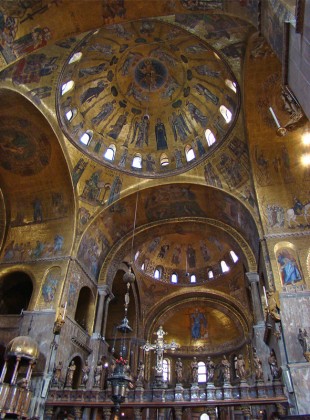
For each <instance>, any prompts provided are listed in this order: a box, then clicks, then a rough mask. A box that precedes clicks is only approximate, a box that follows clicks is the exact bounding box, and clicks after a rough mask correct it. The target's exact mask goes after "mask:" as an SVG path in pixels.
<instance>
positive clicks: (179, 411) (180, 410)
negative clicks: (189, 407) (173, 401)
mask: <svg viewBox="0 0 310 420" xmlns="http://www.w3.org/2000/svg"><path fill="white" fill-rule="evenodd" d="M174 413H175V420H182V415H183V408H182V407H174Z"/></svg>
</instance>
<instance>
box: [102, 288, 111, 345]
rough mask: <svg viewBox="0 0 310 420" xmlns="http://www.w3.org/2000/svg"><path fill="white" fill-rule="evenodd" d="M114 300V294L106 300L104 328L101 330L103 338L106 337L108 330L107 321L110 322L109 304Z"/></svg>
mask: <svg viewBox="0 0 310 420" xmlns="http://www.w3.org/2000/svg"><path fill="white" fill-rule="evenodd" d="M112 299H114V295H113V294H112V293H110V294H109V296H108V297H107V299H106V303H105V311H104V320H103V326H102V330H101V334H102V337H103V338H104V337H105V333H106V329H107V321H108V310H109V304H110V302H111V300H112Z"/></svg>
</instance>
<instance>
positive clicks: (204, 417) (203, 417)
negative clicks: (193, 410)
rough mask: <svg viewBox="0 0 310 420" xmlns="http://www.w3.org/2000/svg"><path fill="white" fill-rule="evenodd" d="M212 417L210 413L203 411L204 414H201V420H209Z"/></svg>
mask: <svg viewBox="0 0 310 420" xmlns="http://www.w3.org/2000/svg"><path fill="white" fill-rule="evenodd" d="M209 419H210V417H209V416H208V414H207V413H203V414H201V416H200V420H209Z"/></svg>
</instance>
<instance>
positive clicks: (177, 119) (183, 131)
mask: <svg viewBox="0 0 310 420" xmlns="http://www.w3.org/2000/svg"><path fill="white" fill-rule="evenodd" d="M169 121H170V124H171V128H172V131H173V136H174V140H175V141H178V138H180V140H181V141H182V142H185V141H186V140H187V137H188V135H189V134H190V129H189V128H188V126H187V124H186V121H185V119H184V117H183V115H182V114H181V113H179V114H177V113H176V112H173V113H172V116H171V117H170V119H169Z"/></svg>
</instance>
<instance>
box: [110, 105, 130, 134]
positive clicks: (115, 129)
mask: <svg viewBox="0 0 310 420" xmlns="http://www.w3.org/2000/svg"><path fill="white" fill-rule="evenodd" d="M127 116H128V112H127V111H126V112H125V113H124V114H121V115H119V116H118V118H117V120H116V122H115V124H113V125H112V126H111V128H110V131H109V132H108V136H109V137H112V139H114V140H116V139H117V138H118V136H119V135H120V132H121V131H122V129H123V127H124V125H126V123H127Z"/></svg>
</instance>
